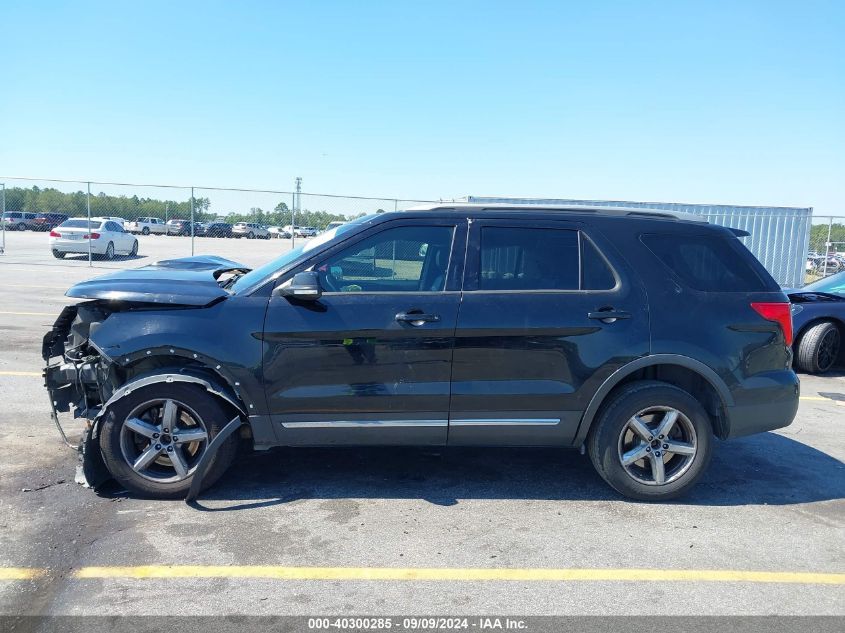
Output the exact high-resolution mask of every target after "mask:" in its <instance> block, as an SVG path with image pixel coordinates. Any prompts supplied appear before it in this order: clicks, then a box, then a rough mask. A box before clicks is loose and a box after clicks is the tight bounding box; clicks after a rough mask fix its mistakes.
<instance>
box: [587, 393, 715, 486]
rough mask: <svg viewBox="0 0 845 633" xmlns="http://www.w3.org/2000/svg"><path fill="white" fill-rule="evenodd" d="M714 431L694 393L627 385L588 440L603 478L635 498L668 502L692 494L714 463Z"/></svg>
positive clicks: (589, 447) (600, 417)
mask: <svg viewBox="0 0 845 633" xmlns="http://www.w3.org/2000/svg"><path fill="white" fill-rule="evenodd" d="M711 438H712V427H711V425H710V420H709V418H708V416H707V412H706V411H705V410H704V408H703V407H702V406H701V404H700V403H699V402H698V401H697V400H696V399H695V398H693V397H692V396H691V395H690V394H688V393H687V392H686V391H683V390H682V389H679V388H677V387H675V386H673V385H669V384H667V383H662V382H656V381H643V382H636V383H631V384H630V385H626V386H624V387H622V388H621V389H620V390H619V391H618V393H617V394H616V395H615V396H613V398H612V400H611V401H610V402H609V403H607V405H606V406H604V408H603V410H602V412H601V413H600V415H599V418H598V420H596V422H595V423H594V425H593V427H592V429H591V430H590V435H589V437H588V438H587V449H588V451H589V454H590V459H591V460H592V462H593V465H594V466H595V468H596V470H597V471H598V473H599V475H601V477H602V478H603V479H604V480H605V481H606V482H607V483H609V484H610V485H611V486H613V488H615V489H616V490H617V491H619V492H620V493H622V494H623V495H625V496H626V497H630V498H632V499H639V500H642V501H662V500H665V499H672V498H674V497H677V496H680V495H682V494H684V493H685V492H686V491H687V490H689V489H690V488H691V487H692V486H693V485H694V484H695V482H696V481H697V480H698V478H699V477H700V476H701V475H702V474H703V473H704V471H705V470H706V468H707V464H708V463H709V462H710V453H711V444H712V441H711Z"/></svg>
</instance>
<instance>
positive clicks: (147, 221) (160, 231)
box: [124, 218, 167, 235]
mask: <svg viewBox="0 0 845 633" xmlns="http://www.w3.org/2000/svg"><path fill="white" fill-rule="evenodd" d="M124 228H125V229H126V230H127V231H129V232H130V233H136V234H141V235H150V234H153V235H164V234H165V233H167V224H166V223H165V222H164V220H162V219H161V218H138V219H136V220H135V221H134V222H128V223H127V224H126V226H125V227H124Z"/></svg>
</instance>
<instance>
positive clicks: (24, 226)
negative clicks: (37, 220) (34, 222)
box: [18, 222, 26, 231]
mask: <svg viewBox="0 0 845 633" xmlns="http://www.w3.org/2000/svg"><path fill="white" fill-rule="evenodd" d="M18 231H26V224H24V223H23V222H19V223H18Z"/></svg>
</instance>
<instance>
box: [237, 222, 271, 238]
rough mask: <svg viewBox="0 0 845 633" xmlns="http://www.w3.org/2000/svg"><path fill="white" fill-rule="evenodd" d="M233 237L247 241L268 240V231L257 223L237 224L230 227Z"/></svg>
mask: <svg viewBox="0 0 845 633" xmlns="http://www.w3.org/2000/svg"><path fill="white" fill-rule="evenodd" d="M232 235H233V236H234V237H245V238H247V239H248V240H252V239H260V240H269V239H270V231H268V230H267V228H266V227H264V226H262V225H261V224H258V223H257V222H238V223H236V224H235V226H233V227H232Z"/></svg>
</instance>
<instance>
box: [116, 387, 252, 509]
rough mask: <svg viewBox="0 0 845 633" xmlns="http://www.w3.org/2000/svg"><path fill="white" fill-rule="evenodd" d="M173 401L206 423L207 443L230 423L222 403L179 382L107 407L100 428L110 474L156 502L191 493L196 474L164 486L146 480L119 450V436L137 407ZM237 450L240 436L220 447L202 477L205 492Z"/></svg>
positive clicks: (140, 391)
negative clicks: (166, 400) (146, 403)
mask: <svg viewBox="0 0 845 633" xmlns="http://www.w3.org/2000/svg"><path fill="white" fill-rule="evenodd" d="M164 398H170V399H174V400H178V401H180V402H183V403H185V404H187V405H188V406H190V407H191V409H193V410H194V411H195V412H196V413H197V415H199V417H200V418H202V420H203V422H204V423H205V426H206V429H207V431H208V439H207V443H206V447H207V446H208V444H209V443H210V442H211V441H212V440H213V439H214V437H216V436H217V434H218V433H219V432H220V431H221V430H222V429H223V427H224V426H225V425H226V424H227V423H228V422H229V420H230V419H231V416H230V415H228V414H227V412H226V411H225V409H224V408H223V406H222V405H221V403H220V401H219V400H218V399H217V398H215V397H214V396H212V395H211V394H210V393H208V392H207V391H206V390H205V389H204V388H202V387H200V386H197V385H187V384H179V383H158V384H155V385H150V386H148V387H143V388H141V389H137V390H135V391H133V392H132V393H131V394H129V395H128V396H126V397H124V398H122V399H120V400H118V401H117V402H115V403H114V404H113V405H111V406H110V407H109V408H108V411H106V414H105V416H104V418H103V421H102V423H101V425H100V447H101V450H102V454H103V460H104V461H105V463H106V467H107V468H108V469H109V472H110V473H111V475H112V476H113V477H114V478H115V479H116V480H117V481H118V482H119V483H120V484H121V485H122V486H124V487H125V488H126V489H127V490H129V491H130V492H133V493H135V494H138V495H141V496H144V497H151V498H156V499H179V498H183V497H184V496H185V494H186V493H187V492H188V488H190V486H191V482H192V481H193V474H191V475H189V476H188V477H186V478H185V479H183V480H182V481H177V482H172V483H161V482H155V481H151V480H149V479H145V478H144V477H142V476H141V475H139V474H138V473H136V472H135V471H134V470H132V467H131V466H130V465H129V464H128V463H127V462H126V460H125V459H124V458H123V453H122V451H121V448H120V436H121V430H122V428H123V424H124V423H125V421H126V417H127V416H128V415H129V414H130V413H131V412H132V410H133V409H135V407H137V406H139V405H141V404H143V403H144V402H146V401H149V400H155V399H164ZM237 448H238V437H237V434H233V435H231V436H230V437H228V438H227V439H226V441H225V442H224V443H223V444H222V445H221V446H220V448H219V450H218V451H217V454H216V455H215V456H214V460H213V461H212V462H211V465H210V467H209V468H208V470H207V471H206V473H205V477H203V483H202V489H203V490H205V489H206V488H208V487H210V486H211V485H213V484H214V483H215V482H216V481H217V480H218V479H219V478H220V477H221V476H222V475H223V473H224V472H226V469H227V468H229V466H230V465H231V464H232V461H233V460H234V459H235V455H236V453H237Z"/></svg>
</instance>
